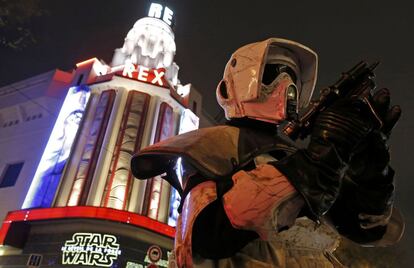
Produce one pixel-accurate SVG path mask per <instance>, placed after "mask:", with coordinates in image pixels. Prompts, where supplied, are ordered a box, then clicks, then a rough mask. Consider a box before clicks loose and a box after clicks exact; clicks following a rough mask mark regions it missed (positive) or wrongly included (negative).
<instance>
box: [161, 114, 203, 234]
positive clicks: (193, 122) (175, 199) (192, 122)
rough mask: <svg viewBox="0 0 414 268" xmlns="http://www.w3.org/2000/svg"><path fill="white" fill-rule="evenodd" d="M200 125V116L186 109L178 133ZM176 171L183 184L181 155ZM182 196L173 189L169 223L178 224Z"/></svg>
mask: <svg viewBox="0 0 414 268" xmlns="http://www.w3.org/2000/svg"><path fill="white" fill-rule="evenodd" d="M198 125H199V118H198V117H197V115H195V114H194V113H193V112H192V111H191V110H190V109H185V110H184V111H183V113H182V114H181V119H180V127H179V130H178V134H183V133H186V132H189V131H192V130H196V129H198ZM176 173H177V177H178V179H179V180H180V183H181V184H182V174H183V169H182V166H181V157H180V158H178V160H177V163H176ZM180 202H181V197H180V194H179V193H178V191H177V190H175V189H172V191H171V196H170V207H169V212H168V225H170V226H176V225H177V219H178V212H177V208H178V206H179V205H180Z"/></svg>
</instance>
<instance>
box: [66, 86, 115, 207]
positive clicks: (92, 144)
mask: <svg viewBox="0 0 414 268" xmlns="http://www.w3.org/2000/svg"><path fill="white" fill-rule="evenodd" d="M115 96H116V93H115V90H107V91H104V92H102V94H101V95H100V96H99V101H98V105H97V106H96V110H95V114H94V118H93V120H92V122H91V127H90V129H89V133H88V136H87V140H86V143H85V145H84V148H83V151H82V156H81V160H80V163H79V165H78V168H77V171H76V174H75V179H74V181H73V185H72V191H71V193H70V196H69V201H68V206H77V205H80V204H84V203H85V201H86V200H85V199H86V197H87V193H88V192H89V188H90V185H91V182H92V177H93V174H94V172H95V168H96V163H97V161H98V156H99V152H100V149H101V146H102V142H103V139H104V136H105V130H106V127H107V125H108V121H109V117H110V115H111V111H112V106H113V104H114V100H115ZM82 201H83V202H82Z"/></svg>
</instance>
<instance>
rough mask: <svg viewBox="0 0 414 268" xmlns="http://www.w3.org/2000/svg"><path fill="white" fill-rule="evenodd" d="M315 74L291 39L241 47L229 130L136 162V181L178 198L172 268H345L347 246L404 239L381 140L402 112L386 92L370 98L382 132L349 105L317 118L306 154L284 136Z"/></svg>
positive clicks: (221, 99)
mask: <svg viewBox="0 0 414 268" xmlns="http://www.w3.org/2000/svg"><path fill="white" fill-rule="evenodd" d="M317 64H318V60H317V54H316V53H315V52H314V51H312V50H311V49H310V48H308V47H306V46H304V45H302V44H299V43H297V42H294V41H290V40H286V39H280V38H270V39H267V40H265V41H262V42H257V43H252V44H248V45H245V46H243V47H241V48H239V49H238V50H237V51H235V52H234V53H233V55H232V56H231V58H230V60H229V61H228V63H227V65H226V67H225V70H224V75H223V79H222V80H221V81H220V83H219V85H218V87H217V100H218V103H219V104H220V106H221V107H222V108H223V109H224V112H225V115H226V118H227V119H228V120H229V121H228V123H227V124H226V125H223V126H216V127H211V128H205V129H199V130H196V131H192V132H188V133H185V134H182V135H179V136H176V137H173V138H170V139H167V140H165V141H163V142H160V143H157V144H154V145H152V146H149V147H147V148H145V149H143V150H142V151H140V152H139V153H137V154H136V155H135V156H134V157H133V158H132V160H131V168H132V172H133V174H134V175H135V177H136V178H138V179H147V178H151V177H154V176H156V175H160V174H163V176H164V179H165V180H167V181H168V182H169V183H170V184H171V185H172V186H173V187H174V188H175V189H177V190H178V192H179V193H180V195H181V197H182V198H181V204H180V206H179V208H178V212H179V213H180V215H179V218H178V223H177V230H176V238H175V247H174V254H173V256H174V260H173V261H172V263H174V264H171V267H173V266H176V267H180V268H181V267H187V268H189V267H302V268H305V267H340V266H341V264H340V263H339V261H337V259H336V258H335V257H334V255H333V251H334V250H335V249H336V247H337V246H338V244H339V240H340V238H341V237H346V238H347V239H351V240H353V241H355V242H356V243H359V244H361V245H370V246H372V245H378V246H386V245H390V244H393V243H395V242H397V241H398V240H399V239H400V237H401V235H402V232H403V228H404V224H403V221H402V219H401V215H400V214H399V212H398V211H397V210H396V209H394V208H393V193H394V186H393V177H394V171H393V169H392V168H391V167H390V166H389V153H388V147H387V144H386V142H387V139H388V137H389V135H390V132H391V129H392V128H393V126H394V125H395V123H396V122H397V121H398V118H399V117H400V114H401V109H400V107H399V106H392V107H390V92H389V90H387V89H381V90H378V91H377V92H376V93H375V94H374V95H373V96H372V98H371V104H372V107H373V108H374V109H375V112H376V114H377V115H378V116H379V117H380V119H381V121H382V123H383V126H382V128H380V129H379V128H376V127H375V124H374V122H372V119H371V117H370V116H369V115H367V114H366V113H364V112H361V110H360V107H359V105H360V104H357V103H356V102H355V100H353V99H351V98H344V99H341V100H338V101H336V102H335V103H334V104H333V105H331V106H329V107H328V108H327V109H325V110H324V111H322V112H321V113H320V114H318V116H317V118H316V120H315V122H314V125H313V127H312V131H311V134H310V138H309V142H308V143H307V145H306V146H302V147H300V146H297V144H295V143H294V142H293V141H292V140H289V139H288V138H287V137H286V136H284V135H282V134H281V133H280V126H281V125H283V124H284V123H285V122H286V121H292V120H297V118H298V116H299V111H302V110H303V109H305V108H306V107H307V106H308V105H309V102H310V99H311V97H312V94H313V90H314V87H315V83H316V77H317ZM178 159H180V161H177V160H178ZM177 164H180V165H181V166H180V167H179V168H178V167H177Z"/></svg>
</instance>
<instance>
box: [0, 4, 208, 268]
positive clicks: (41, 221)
mask: <svg viewBox="0 0 414 268" xmlns="http://www.w3.org/2000/svg"><path fill="white" fill-rule="evenodd" d="M173 15H174V14H173V11H172V10H171V9H170V8H168V7H166V6H162V5H159V4H152V5H151V7H150V10H149V13H148V17H145V18H142V19H140V20H138V21H137V22H136V23H135V24H134V26H133V28H132V29H131V30H130V31H129V32H128V34H127V36H126V38H125V42H124V44H123V46H122V48H119V49H116V50H115V53H114V57H113V61H112V64H111V65H107V64H105V63H104V62H103V61H100V60H98V59H96V58H93V59H90V60H86V61H84V62H81V63H78V64H77V65H76V69H75V70H73V72H72V73H65V75H66V77H67V79H66V80H67V82H66V84H65V85H66V97H64V98H62V100H63V102H62V105H61V106H60V109H59V110H57V111H56V114H57V117H56V121H55V123H54V126H53V129H52V131H51V132H50V133H49V135H48V136H49V138H48V142H47V144H46V146H45V147H44V149H43V153H42V155H41V157H40V159H39V160H38V162H39V164H38V165H37V167H36V168H35V169H33V171H32V176H31V177H30V178H27V179H26V181H27V185H30V187H27V188H28V190H27V191H25V192H24V194H25V196H24V198H22V200H24V201H22V203H21V204H20V206H21V208H22V209H21V210H17V211H12V212H9V214H8V215H7V216H6V219H5V220H4V222H3V225H2V227H1V229H0V244H2V245H3V246H2V247H0V266H2V267H8V266H7V264H11V263H13V262H15V263H13V264H26V262H30V263H31V265H32V266H33V267H36V265H37V264H39V263H41V266H42V267H43V265H44V266H45V267H46V266H47V267H54V266H56V267H57V266H59V267H61V266H72V267H83V266H85V267H86V266H88V265H95V266H100V267H111V266H113V265H115V266H116V267H143V266H144V265H147V264H149V263H157V264H158V265H159V266H160V267H166V266H165V265H166V263H165V261H166V259H167V254H168V253H167V252H168V251H169V250H170V249H171V248H172V243H173V241H172V239H173V236H174V228H173V226H174V225H175V220H176V214H175V213H174V209H173V207H174V206H176V204H177V203H179V196H178V195H177V193H176V192H175V191H173V190H172V189H171V187H170V185H169V184H168V183H166V182H164V181H163V180H162V179H161V178H160V177H154V178H152V179H150V180H148V181H139V180H136V179H134V178H133V176H132V174H131V171H130V166H129V162H130V158H131V156H132V155H133V154H134V153H135V152H137V151H139V150H140V149H142V148H143V147H146V146H148V145H150V144H153V143H155V142H158V141H162V140H163V139H166V138H168V137H171V136H173V135H176V134H179V133H183V132H186V131H190V130H193V129H196V128H198V125H199V117H198V116H197V115H199V114H200V113H201V107H202V102H201V101H202V99H201V96H200V94H199V93H197V91H196V90H195V89H194V88H193V87H192V86H191V84H187V85H181V83H180V81H179V79H178V70H179V67H178V65H177V64H176V63H175V62H174V55H175V52H176V46H175V42H174V33H173V31H172V29H171V25H172V22H173ZM63 88H65V87H64V86H63ZM28 142H30V141H28ZM10 191H12V189H10ZM20 191H21V189H20ZM16 194H17V191H16ZM20 194H21V193H20ZM0 199H1V197H0ZM0 201H1V200H0ZM2 254H3V255H5V256H1V255H2ZM17 262H19V263H17ZM23 262H24V263H23ZM46 263H47V264H48V265H46ZM3 265H4V266H3ZM115 266H114V267H115Z"/></svg>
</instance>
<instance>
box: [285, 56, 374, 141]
mask: <svg viewBox="0 0 414 268" xmlns="http://www.w3.org/2000/svg"><path fill="white" fill-rule="evenodd" d="M378 64H379V62H375V63H373V64H371V65H369V66H368V64H367V63H366V62H364V61H361V62H359V63H358V64H357V65H355V66H354V67H352V68H351V69H350V70H349V71H347V72H344V73H342V75H341V77H340V79H339V80H338V81H337V82H336V83H335V84H333V85H332V86H329V87H326V88H324V89H322V90H321V91H320V97H319V100H317V101H314V102H311V103H310V104H309V108H308V109H307V110H306V112H305V113H304V114H303V115H302V116H301V117H300V119H298V120H295V121H290V122H288V123H287V125H286V126H285V127H284V128H283V130H282V131H283V133H284V134H286V135H287V136H289V137H290V138H292V139H297V138H298V137H299V138H301V139H304V138H306V136H308V135H309V134H310V132H311V129H312V126H313V124H314V122H315V119H316V117H317V115H318V114H319V113H320V112H322V111H324V110H325V109H326V108H328V107H329V106H331V105H332V104H333V103H334V102H335V101H337V100H339V99H343V98H350V99H358V100H360V101H361V102H362V103H363V104H364V106H365V107H367V108H368V110H369V111H368V113H369V114H370V115H371V116H372V117H373V119H374V120H373V121H374V122H375V124H376V126H375V127H376V128H379V129H380V128H381V127H382V121H381V119H380V117H379V116H378V115H377V113H376V112H375V110H374V108H373V107H372V105H371V102H370V99H371V97H372V93H373V90H374V89H375V87H376V85H375V81H374V77H375V74H374V69H375V68H376V67H377V66H378Z"/></svg>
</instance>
